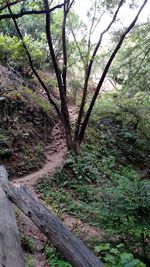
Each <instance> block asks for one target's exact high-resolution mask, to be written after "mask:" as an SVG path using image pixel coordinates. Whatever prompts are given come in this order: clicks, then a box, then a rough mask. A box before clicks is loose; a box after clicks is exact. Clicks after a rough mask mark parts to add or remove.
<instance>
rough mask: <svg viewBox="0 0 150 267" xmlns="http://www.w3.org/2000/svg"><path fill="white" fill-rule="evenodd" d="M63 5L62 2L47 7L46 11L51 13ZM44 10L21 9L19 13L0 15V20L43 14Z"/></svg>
mask: <svg viewBox="0 0 150 267" xmlns="http://www.w3.org/2000/svg"><path fill="white" fill-rule="evenodd" d="M67 2H68V0H66V1H65V3H67ZM63 5H64V3H62V4H59V5H56V6H54V7H52V8H48V10H47V12H49V13H51V12H53V11H54V10H55V9H58V8H62V7H63ZM45 13H46V10H25V11H21V12H20V13H17V14H13V13H12V14H4V15H0V20H2V19H13V18H14V19H18V18H20V17H23V16H25V15H40V14H45Z"/></svg>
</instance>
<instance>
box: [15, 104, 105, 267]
mask: <svg viewBox="0 0 150 267" xmlns="http://www.w3.org/2000/svg"><path fill="white" fill-rule="evenodd" d="M69 114H70V118H71V120H72V121H75V119H76V116H77V115H76V114H77V112H76V109H75V107H73V106H71V107H69ZM51 139H52V142H51V143H50V144H49V145H48V146H47V147H46V149H45V155H46V162H45V164H44V166H43V167H42V168H41V169H40V170H39V171H36V172H34V173H31V174H29V175H27V176H24V177H21V178H15V179H13V181H12V183H14V184H22V185H25V186H27V187H28V189H29V190H30V191H32V192H33V194H34V195H35V196H36V197H37V198H38V197H39V195H38V194H37V193H36V191H35V185H36V184H37V182H38V180H39V179H40V178H41V177H43V176H45V175H52V174H53V172H54V171H55V169H56V168H58V167H61V166H62V165H63V161H64V157H65V154H66V152H67V145H66V141H65V135H64V130H63V127H62V125H61V123H60V122H58V123H57V124H55V126H54V127H53V130H52V135H51ZM17 217H18V218H17V221H18V226H19V231H20V233H22V235H25V236H27V237H28V236H31V237H32V238H33V240H34V242H35V244H36V246H35V249H34V253H33V254H32V255H30V254H29V253H26V252H24V256H25V258H28V257H29V256H32V258H33V266H34V267H48V266H49V265H48V264H47V263H46V259H45V256H44V255H43V254H42V252H41V249H42V247H43V246H44V244H45V242H46V237H45V236H44V235H43V234H41V232H40V231H39V230H38V228H37V227H36V226H35V225H34V224H33V223H32V222H31V221H30V220H29V219H28V218H27V217H26V216H25V215H24V214H23V213H21V212H20V211H18V216H17ZM60 218H61V220H62V221H63V223H64V224H65V225H66V226H67V227H68V228H69V229H70V230H72V231H73V232H75V233H76V234H77V235H78V234H79V235H80V237H83V239H86V238H85V237H87V236H92V237H98V238H101V235H102V233H101V232H99V231H97V230H96V229H94V228H93V227H90V226H88V225H87V224H85V223H83V222H81V221H80V220H79V219H77V218H74V217H72V216H70V215H68V214H64V213H63V214H61V215H60ZM79 229H80V233H79Z"/></svg>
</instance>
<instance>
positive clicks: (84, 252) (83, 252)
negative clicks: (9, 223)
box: [0, 167, 103, 267]
mask: <svg viewBox="0 0 150 267" xmlns="http://www.w3.org/2000/svg"><path fill="white" fill-rule="evenodd" d="M2 170H3V167H0V172H1V171H2ZM0 185H1V186H2V188H3V190H4V191H5V193H6V194H7V197H8V198H9V199H10V200H11V201H12V202H13V203H14V204H15V205H16V206H17V207H18V208H19V209H20V210H21V211H22V212H23V213H24V214H25V215H26V216H28V217H29V218H30V219H31V220H32V221H33V222H34V223H35V224H36V225H37V226H38V228H39V229H40V230H41V232H42V233H44V234H45V235H46V236H47V237H48V239H49V240H50V241H51V243H52V244H53V245H54V246H55V247H56V249H57V250H58V251H59V252H60V253H61V254H62V255H63V256H64V257H65V258H66V259H67V260H68V261H69V262H70V263H71V264H72V265H73V266H75V267H103V265H102V263H101V262H100V260H99V259H98V258H97V257H96V256H95V255H94V254H93V253H92V252H91V251H90V250H89V249H88V248H87V247H86V246H85V245H84V244H83V242H82V241H81V240H79V239H78V238H76V237H75V236H74V235H73V234H72V233H71V232H70V231H69V230H68V229H67V227H66V226H64V225H63V224H62V223H61V221H60V220H59V219H58V218H56V217H55V216H54V215H53V214H52V213H51V211H50V210H49V209H48V208H46V207H45V206H44V205H43V204H42V203H41V202H40V201H38V200H37V199H36V198H35V197H34V196H33V195H32V194H31V193H30V191H29V190H28V189H27V188H26V187H24V186H20V185H12V184H10V183H8V182H7V176H6V175H5V177H0Z"/></svg>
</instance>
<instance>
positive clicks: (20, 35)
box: [8, 6, 61, 118]
mask: <svg viewBox="0 0 150 267" xmlns="http://www.w3.org/2000/svg"><path fill="white" fill-rule="evenodd" d="M8 10H9V12H10V14H11V15H12V14H13V13H12V11H11V8H10V6H8ZM12 20H13V22H14V24H15V27H16V30H17V33H18V36H19V38H20V39H21V42H22V45H23V47H24V49H25V51H26V54H27V56H28V60H29V63H30V66H31V69H32V71H33V73H34V75H35V76H36V78H37V79H38V81H39V82H40V84H41V86H42V87H43V89H44V90H45V92H46V94H47V97H48V100H49V102H50V103H51V104H52V105H53V107H54V108H55V110H56V112H57V114H58V116H59V117H60V118H61V115H60V111H59V109H58V107H57V104H56V103H55V102H54V100H53V99H52V98H51V96H50V93H49V91H48V89H47V87H46V85H45V84H44V82H43V81H42V79H41V77H40V76H39V74H38V73H37V71H36V70H35V68H34V64H33V62H32V58H31V55H30V53H29V51H28V48H27V46H26V44H25V42H24V39H23V36H22V34H21V31H20V29H19V27H18V24H17V22H16V20H15V18H12Z"/></svg>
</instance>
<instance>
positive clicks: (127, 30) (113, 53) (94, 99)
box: [79, 0, 148, 143]
mask: <svg viewBox="0 0 150 267" xmlns="http://www.w3.org/2000/svg"><path fill="white" fill-rule="evenodd" d="M147 1H148V0H145V1H144V2H143V4H142V6H141V7H140V9H139V11H138V13H137V15H136V16H135V18H134V20H133V21H132V22H131V24H130V25H129V27H128V28H127V29H126V31H125V32H124V33H123V34H122V35H121V37H120V40H119V42H118V44H117V46H116V48H115V49H114V51H113V52H112V54H111V56H110V58H109V60H108V62H107V64H106V66H105V69H104V71H103V74H102V76H101V79H100V81H99V83H98V85H97V88H96V91H95V93H94V95H93V98H92V100H91V103H90V105H89V108H88V111H87V113H86V116H85V119H84V121H83V124H82V127H81V130H80V133H79V142H80V143H81V141H82V139H83V137H84V133H85V129H86V127H87V124H88V121H89V117H90V115H91V112H92V110H93V107H94V104H95V101H96V99H97V96H98V94H99V91H100V89H101V87H102V84H103V81H104V79H105V77H106V75H107V72H108V70H109V68H110V66H111V64H112V61H113V59H114V57H115V56H116V54H117V52H118V50H119V49H120V47H121V45H122V43H123V41H124V39H125V37H126V35H127V34H128V33H129V32H130V31H131V30H132V28H133V27H134V25H135V23H136V21H137V19H138V17H139V15H140V13H141V11H142V9H143V8H144V6H145V5H146V3H147Z"/></svg>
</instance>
